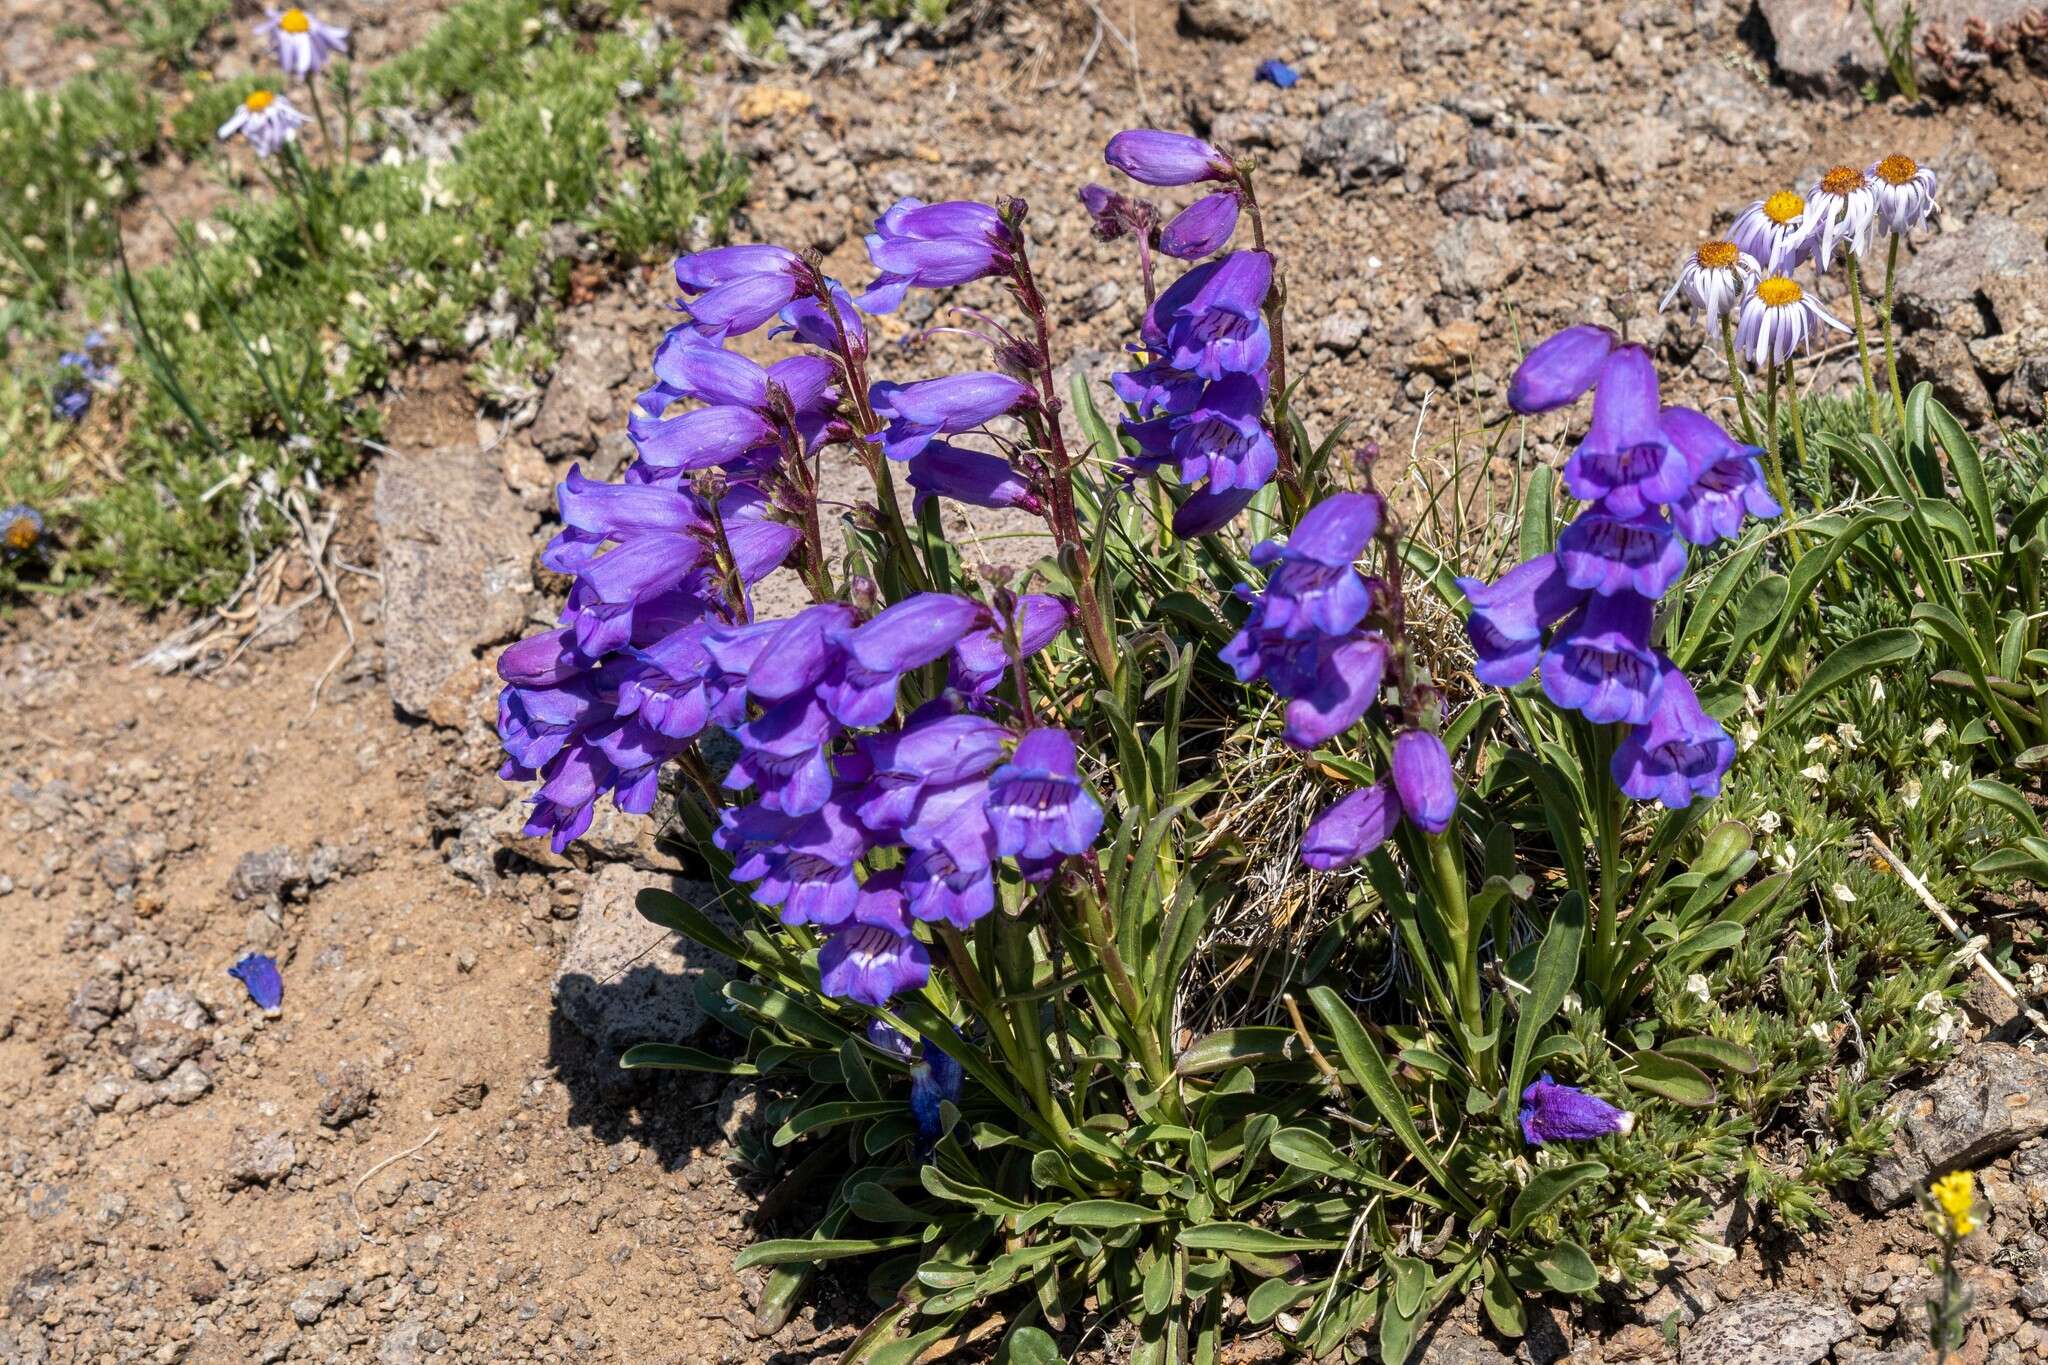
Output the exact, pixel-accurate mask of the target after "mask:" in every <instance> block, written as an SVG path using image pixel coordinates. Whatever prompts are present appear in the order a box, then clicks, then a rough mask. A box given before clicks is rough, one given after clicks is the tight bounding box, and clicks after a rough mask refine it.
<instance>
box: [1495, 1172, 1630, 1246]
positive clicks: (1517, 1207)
mask: <svg viewBox="0 0 2048 1365" xmlns="http://www.w3.org/2000/svg"><path fill="white" fill-rule="evenodd" d="M1606 1178H1607V1167H1606V1166H1605V1165H1603V1164H1602V1163H1600V1162H1598V1161H1574V1162H1573V1163H1572V1164H1571V1165H1569V1166H1551V1167H1548V1168H1547V1169H1544V1170H1541V1171H1538V1172H1537V1173H1536V1174H1535V1175H1533V1176H1531V1177H1530V1178H1529V1183H1528V1184H1526V1185H1524V1186H1523V1187H1522V1192H1521V1193H1520V1194H1518V1195H1516V1196H1515V1202H1514V1205H1513V1207H1512V1208H1510V1209H1509V1210H1508V1235H1509V1236H1510V1237H1512V1236H1514V1235H1515V1234H1516V1233H1518V1232H1520V1231H1521V1230H1522V1229H1523V1228H1525V1227H1527V1226H1529V1224H1530V1223H1531V1222H1533V1221H1534V1220H1535V1219H1537V1218H1540V1217H1542V1216H1543V1213H1544V1212H1545V1211H1546V1210H1547V1209H1549V1208H1550V1206H1551V1205H1553V1204H1555V1203H1557V1201H1558V1200H1560V1199H1562V1198H1564V1197H1565V1196H1566V1195H1568V1194H1570V1193H1571V1192H1572V1191H1573V1190H1575V1189H1577V1188H1578V1187H1579V1186H1581V1185H1584V1184H1586V1183H1587V1182H1588V1181H1593V1180H1604V1179H1606Z"/></svg>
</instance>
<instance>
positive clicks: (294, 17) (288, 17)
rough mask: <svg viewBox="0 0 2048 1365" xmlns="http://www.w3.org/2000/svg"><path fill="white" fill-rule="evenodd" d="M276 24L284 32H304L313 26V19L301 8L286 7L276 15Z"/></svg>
mask: <svg viewBox="0 0 2048 1365" xmlns="http://www.w3.org/2000/svg"><path fill="white" fill-rule="evenodd" d="M277 26H278V27H279V28H281V29H283V30H284V31H285V32H286V33H304V32H306V31H307V30H308V29H310V28H312V27H313V21H312V20H311V19H308V18H307V17H306V12H305V11H304V10H302V9H288V10H286V11H285V12H284V13H283V14H280V15H278V16H277Z"/></svg>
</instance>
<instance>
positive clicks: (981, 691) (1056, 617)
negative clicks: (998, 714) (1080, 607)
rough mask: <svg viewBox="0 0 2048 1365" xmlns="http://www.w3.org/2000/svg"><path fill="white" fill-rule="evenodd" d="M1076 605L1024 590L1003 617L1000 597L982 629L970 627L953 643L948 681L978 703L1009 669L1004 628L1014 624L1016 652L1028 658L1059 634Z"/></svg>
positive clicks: (1065, 600) (1073, 612)
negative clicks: (993, 615)
mask: <svg viewBox="0 0 2048 1365" xmlns="http://www.w3.org/2000/svg"><path fill="white" fill-rule="evenodd" d="M1075 615H1076V609H1075V606H1074V604H1073V603H1072V602H1070V601H1068V600H1067V599H1066V598H1064V597H1056V596H1054V595H1053V594H1051V593H1036V592H1035V593H1027V594H1025V595H1024V596H1023V597H1020V598H1018V599H1017V602H1016V605H1015V606H1014V607H1013V608H1011V609H1010V616H1009V619H1008V620H1005V619H1004V618H1003V615H1002V608H1001V603H1000V601H999V602H998V604H997V612H996V616H997V619H996V621H995V622H994V623H993V624H991V625H989V626H987V627H986V628H984V629H981V630H976V631H970V632H969V633H968V634H966V635H963V636H961V637H960V641H959V643H958V644H956V645H954V646H953V664H952V669H951V672H950V673H949V675H948V682H949V683H950V684H951V685H952V686H953V687H956V688H958V689H959V690H960V691H962V692H964V693H966V694H967V697H968V699H969V701H970V702H972V703H979V702H980V701H981V700H982V699H983V698H985V697H986V696H988V694H989V693H990V692H991V691H993V690H994V689H995V687H996V685H997V684H998V683H1000V682H1001V681H1002V679H1003V678H1004V677H1005V676H1006V675H1007V674H1008V673H1009V670H1010V647H1009V640H1008V638H1007V636H1008V629H1009V627H1011V626H1014V627H1015V630H1016V634H1017V656H1018V657H1019V658H1020V659H1029V658H1031V657H1032V656H1033V655H1035V654H1037V653H1038V652H1039V651H1040V650H1042V649H1044V648H1045V647H1046V646H1047V645H1050V644H1051V643H1052V642H1053V641H1054V640H1056V639H1058V638H1059V635H1060V632H1061V631H1063V630H1065V629H1066V628H1067V627H1068V626H1070V625H1072V624H1073V622H1074V618H1075Z"/></svg>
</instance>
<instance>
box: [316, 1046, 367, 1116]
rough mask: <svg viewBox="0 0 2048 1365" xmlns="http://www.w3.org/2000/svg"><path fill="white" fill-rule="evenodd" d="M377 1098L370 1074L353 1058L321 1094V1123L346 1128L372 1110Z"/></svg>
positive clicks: (341, 1068) (336, 1072)
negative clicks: (353, 1060) (354, 1061)
mask: <svg viewBox="0 0 2048 1365" xmlns="http://www.w3.org/2000/svg"><path fill="white" fill-rule="evenodd" d="M376 1098H377V1091H376V1087H374V1086H373V1085H371V1083H370V1077H369V1074H368V1073H367V1072H366V1071H365V1070H364V1069H363V1068H362V1067H360V1066H357V1065H355V1064H354V1063H353V1062H344V1063H342V1065H341V1066H340V1067H339V1068H337V1069H336V1071H335V1073H334V1080H333V1082H332V1083H331V1084H330V1085H329V1086H328V1087H327V1090H326V1092H325V1093H324V1094H322V1095H321V1096H320V1123H321V1125H322V1126H323V1127H327V1128H346V1127H348V1125H350V1124H351V1123H354V1122H355V1121H356V1120H357V1119H359V1118H362V1117H363V1116H364V1115H366V1114H368V1113H369V1112H370V1105H371V1104H372V1102H374V1101H375V1100H376Z"/></svg>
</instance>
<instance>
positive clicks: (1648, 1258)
mask: <svg viewBox="0 0 2048 1365" xmlns="http://www.w3.org/2000/svg"><path fill="white" fill-rule="evenodd" d="M1636 1259H1637V1260H1638V1261H1641V1262H1642V1263H1643V1264H1644V1265H1646V1266H1648V1267H1649V1268H1650V1269H1652V1270H1664V1269H1668V1268H1669V1267H1670V1265H1671V1258H1670V1257H1669V1256H1666V1255H1665V1254H1664V1253H1663V1252H1661V1251H1659V1250H1657V1248H1655V1247H1641V1248H1638V1249H1637V1251H1636Z"/></svg>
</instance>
